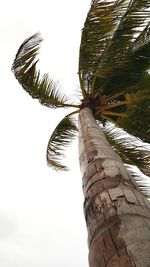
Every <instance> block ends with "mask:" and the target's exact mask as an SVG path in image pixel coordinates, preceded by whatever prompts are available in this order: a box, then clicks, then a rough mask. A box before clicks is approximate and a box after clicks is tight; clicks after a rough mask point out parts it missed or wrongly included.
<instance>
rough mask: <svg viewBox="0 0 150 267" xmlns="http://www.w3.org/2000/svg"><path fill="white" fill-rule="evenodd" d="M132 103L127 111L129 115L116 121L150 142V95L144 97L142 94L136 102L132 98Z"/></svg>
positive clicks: (130, 132) (120, 125) (131, 132)
mask: <svg viewBox="0 0 150 267" xmlns="http://www.w3.org/2000/svg"><path fill="white" fill-rule="evenodd" d="M133 95H134V94H133ZM132 101H133V102H132ZM136 101H137V102H136ZM131 103H132V105H131V106H130V105H129V106H128V109H127V111H126V112H125V114H126V115H127V117H126V118H121V119H119V120H118V121H117V122H116V123H117V125H118V126H119V127H121V128H123V129H124V130H125V131H126V132H128V133H129V134H132V135H134V136H136V137H138V138H140V139H141V140H142V141H144V142H147V143H150V96H149V95H148V94H146V95H145V96H144V95H143V98H142V96H141V98H140V97H139V98H137V100H136V99H135V102H134V100H131Z"/></svg>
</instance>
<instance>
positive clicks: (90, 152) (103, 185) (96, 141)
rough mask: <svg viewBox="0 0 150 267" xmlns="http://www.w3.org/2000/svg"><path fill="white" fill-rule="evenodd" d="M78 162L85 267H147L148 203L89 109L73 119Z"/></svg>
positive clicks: (149, 237) (149, 253) (149, 239)
mask: <svg viewBox="0 0 150 267" xmlns="http://www.w3.org/2000/svg"><path fill="white" fill-rule="evenodd" d="M79 157H80V167H81V172H82V174H83V192H84V196H85V202H84V213H85V220H86V224H87V230H88V245H89V265H90V267H106V266H108V267H118V266H120V267H131V266H134V267H148V266H149V267H150V204H149V202H148V200H147V199H146V198H145V197H144V195H143V194H142V193H141V192H140V190H139V189H138V187H137V186H136V184H135V183H134V182H133V181H132V179H131V177H130V176H129V175H128V173H127V170H126V168H125V166H124V165H123V163H122V161H121V159H120V157H119V156H118V155H117V154H116V153H115V152H114V151H113V150H112V148H111V146H110V145H109V143H108V142H107V140H106V138H105V136H104V134H103V132H102V131H101V130H100V129H99V127H98V125H97V123H96V121H95V119H94V117H93V115H92V112H91V110H90V109H89V108H84V109H82V110H81V112H80V115H79Z"/></svg>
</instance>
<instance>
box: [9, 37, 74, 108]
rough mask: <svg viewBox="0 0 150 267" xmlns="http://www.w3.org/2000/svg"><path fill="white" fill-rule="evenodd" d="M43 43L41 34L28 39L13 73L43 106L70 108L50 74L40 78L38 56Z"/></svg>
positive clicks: (17, 58)
mask: <svg viewBox="0 0 150 267" xmlns="http://www.w3.org/2000/svg"><path fill="white" fill-rule="evenodd" d="M41 42H42V38H41V35H40V33H36V34H34V35H32V36H31V37H29V38H28V39H26V40H25V41H24V42H23V43H22V45H21V46H20V48H19V50H18V52H17V54H16V57H15V60H14V63H13V66H12V71H13V73H14V75H15V77H16V79H17V80H18V82H19V83H20V84H21V86H22V87H23V89H24V90H25V91H26V92H28V93H29V94H30V95H31V96H32V97H33V98H36V99H38V100H39V101H40V103H41V104H42V105H45V106H47V107H53V108H56V107H64V106H65V107H66V106H70V105H69V104H67V103H66V102H67V100H68V98H67V97H66V96H65V95H64V93H63V94H62V93H61V91H60V89H59V88H58V83H56V82H54V81H53V80H52V79H50V78H49V76H48V74H44V75H43V76H42V77H40V71H37V70H36V66H37V62H38V60H37V59H36V56H37V54H38V52H39V48H40V43H41Z"/></svg>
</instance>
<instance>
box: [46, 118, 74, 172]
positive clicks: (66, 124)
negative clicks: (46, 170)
mask: <svg viewBox="0 0 150 267" xmlns="http://www.w3.org/2000/svg"><path fill="white" fill-rule="evenodd" d="M76 133H77V127H76V124H75V121H74V120H73V119H72V118H71V117H68V116H66V117H65V118H64V119H63V120H61V122H60V123H59V124H58V125H57V127H56V128H55V130H54V131H53V133H52V135H51V137H50V140H49V142H48V146H47V163H48V165H49V166H50V167H52V168H53V169H55V170H63V171H66V170H68V168H67V167H66V166H65V165H63V164H61V162H60V159H61V158H63V157H64V149H65V147H66V146H68V145H69V143H70V142H71V141H72V140H73V139H74V137H75V135H76Z"/></svg>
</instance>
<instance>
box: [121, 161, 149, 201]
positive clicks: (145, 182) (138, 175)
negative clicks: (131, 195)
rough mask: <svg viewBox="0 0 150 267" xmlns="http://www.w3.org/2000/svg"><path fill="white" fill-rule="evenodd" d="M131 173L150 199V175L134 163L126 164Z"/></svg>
mask: <svg viewBox="0 0 150 267" xmlns="http://www.w3.org/2000/svg"><path fill="white" fill-rule="evenodd" d="M126 168H127V171H128V173H129V175H130V176H131V177H132V178H133V179H134V181H135V182H136V184H137V185H138V187H139V188H140V190H141V191H142V192H143V194H144V195H145V196H146V197H147V198H148V199H149V200H150V187H149V177H147V176H146V175H143V173H142V172H140V171H139V169H138V168H136V167H135V166H134V167H133V166H132V165H126Z"/></svg>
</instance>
